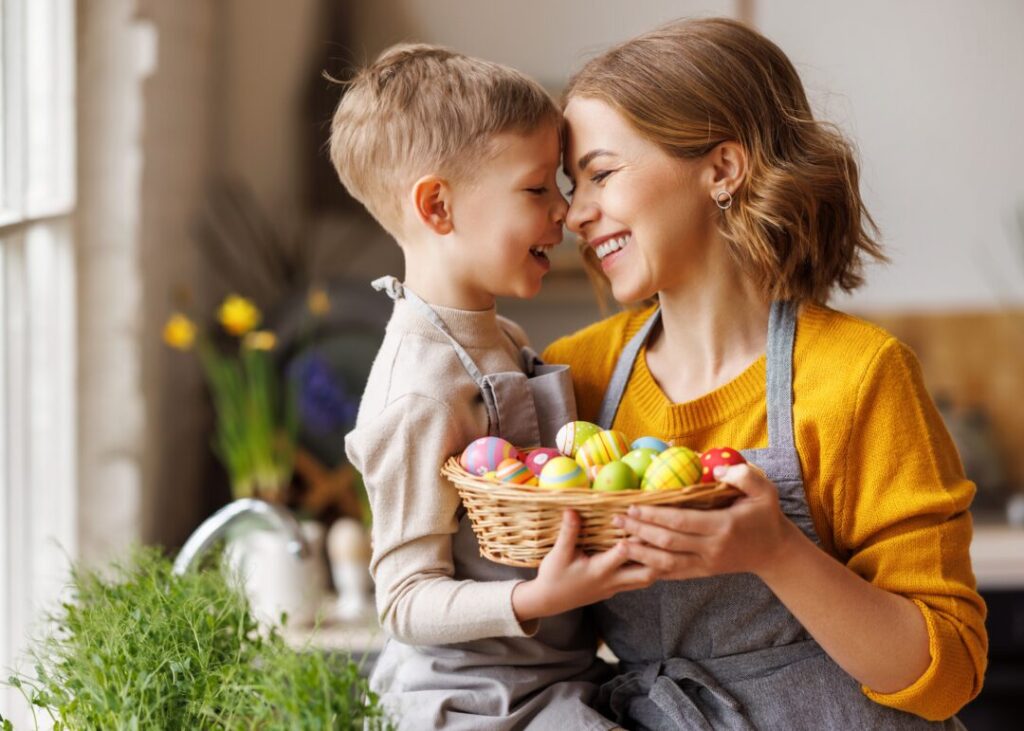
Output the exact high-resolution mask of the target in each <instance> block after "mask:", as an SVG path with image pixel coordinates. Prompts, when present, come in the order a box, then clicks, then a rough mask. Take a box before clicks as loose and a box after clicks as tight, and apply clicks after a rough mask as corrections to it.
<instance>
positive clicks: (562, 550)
mask: <svg viewBox="0 0 1024 731" xmlns="http://www.w3.org/2000/svg"><path fill="white" fill-rule="evenodd" d="M579 532H580V518H579V516H578V515H577V514H576V511H574V510H566V511H565V512H564V513H562V525H561V527H560V528H559V530H558V537H557V538H556V539H555V545H554V546H552V547H551V554H554V555H555V556H556V557H557V558H560V559H562V560H563V561H565V562H568V561H571V560H572V557H573V555H574V554H575V553H576V538H577V536H579ZM549 555H550V554H549Z"/></svg>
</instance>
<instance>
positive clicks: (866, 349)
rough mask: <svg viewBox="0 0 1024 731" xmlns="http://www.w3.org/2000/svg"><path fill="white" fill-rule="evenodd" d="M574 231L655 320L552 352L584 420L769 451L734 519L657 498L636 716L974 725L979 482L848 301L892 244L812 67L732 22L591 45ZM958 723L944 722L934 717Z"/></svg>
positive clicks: (639, 557) (623, 641) (574, 165)
mask: <svg viewBox="0 0 1024 731" xmlns="http://www.w3.org/2000/svg"><path fill="white" fill-rule="evenodd" d="M566 99H567V103H566V107H565V116H566V121H567V125H568V134H567V145H566V149H565V167H566V170H567V173H568V174H569V177H570V178H571V179H572V180H573V182H574V191H573V197H572V205H571V208H570V211H569V214H568V217H567V225H568V226H569V227H570V228H571V229H572V230H573V231H574V232H576V233H577V234H578V235H579V236H580V237H581V239H582V240H583V242H584V243H585V244H586V247H585V248H586V252H587V257H588V258H589V259H590V261H591V262H592V263H595V264H598V265H599V266H600V269H601V271H602V272H603V275H604V276H605V277H606V278H607V280H608V283H609V284H610V287H611V291H612V293H613V295H614V296H615V298H616V299H617V300H619V301H620V302H623V303H635V302H639V301H643V300H645V299H648V298H652V297H656V300H657V304H656V305H654V306H650V307H647V308H645V309H642V310H632V311H627V312H624V313H622V314H619V315H617V316H614V317H612V318H610V319H608V320H605V321H603V322H601V323H598V324H597V325H594V326H592V327H590V328H587V329H585V330H583V331H581V332H579V333H577V334H575V335H573V336H570V337H568V338H565V339H563V340H560V341H558V342H557V343H555V344H554V345H552V346H551V347H550V348H549V349H548V351H547V353H546V354H545V359H546V360H547V361H548V362H556V363H568V364H569V365H571V366H572V370H573V373H574V380H575V381H576V383H575V388H576V397H577V403H578V405H579V409H580V418H584V419H590V420H592V421H597V422H599V423H602V425H603V426H605V428H608V427H614V428H616V429H620V430H621V431H623V432H625V433H627V434H630V435H633V436H639V435H641V434H645V435H646V434H650V435H654V436H658V437H660V438H662V439H664V440H666V441H669V442H671V443H673V444H684V445H686V446H689V447H691V448H693V449H696V450H705V449H707V448H710V447H712V446H724V445H729V446H732V447H735V448H738V449H742V450H743V453H744V454H745V455H746V457H747V458H748V460H749V461H750V462H751V463H753V465H756V467H754V466H753V465H751V466H747V465H743V466H734V467H730V468H728V469H726V470H724V471H723V472H721V473H720V474H718V475H717V476H718V477H719V479H721V480H722V481H724V482H727V483H730V484H733V485H735V486H737V487H739V488H740V489H741V490H743V492H744V493H746V495H745V497H744V498H742V499H741V500H739V501H737V502H736V503H735V504H734V505H733V506H731V507H730V508H728V509H725V510H721V511H710V512H700V511H693V510H683V509H674V508H654V507H651V508H641V509H639V510H633V511H631V513H630V515H629V516H628V517H626V518H625V519H624V520H623V521H622V522H621V525H623V527H624V528H625V529H626V531H627V532H628V533H629V534H631V535H632V537H633V539H632V541H631V542H630V544H629V551H630V555H631V557H632V558H633V560H635V561H637V562H639V563H642V564H646V565H647V566H650V567H653V568H655V569H656V570H657V571H658V572H659V574H660V576H661V577H662V578H663V579H665V580H664V581H661V582H659V583H658V584H656V585H655V586H653V587H651V588H649V589H645V590H642V591H636V592H630V593H627V594H620V595H618V596H617V597H615V598H613V599H611V600H608V601H606V602H604V603H603V604H601V605H599V607H598V608H597V617H598V622H599V625H600V629H601V631H602V632H603V634H604V636H605V639H606V641H607V642H608V644H609V645H610V647H611V649H612V650H613V651H614V652H615V654H616V655H617V656H618V657H619V658H620V660H621V661H622V663H621V667H620V675H619V676H618V677H617V678H616V679H615V680H613V681H611V682H610V683H608V684H606V685H605V686H604V688H603V690H602V694H601V697H602V702H603V704H604V708H603V709H602V710H603V711H604V712H605V713H607V714H608V715H609V716H610V717H611V718H613V719H614V720H616V721H618V722H619V723H621V724H623V725H624V726H626V727H628V728H652V729H675V728H691V727H696V728H709V727H714V728H736V729H749V728H787V729H793V728H815V729H820V728H843V729H847V728H899V729H903V728H908V729H909V728H926V727H932V726H933V725H934V726H938V727H948V728H958V727H960V726H959V722H957V721H956V719H955V718H954V717H953V715H954V714H955V713H956V712H957V711H958V710H959V709H960V708H961V707H962V706H963V705H964V704H965V703H966V702H967V701H969V700H970V699H971V698H972V697H974V696H975V695H976V694H977V692H978V691H979V689H980V685H981V679H982V676H983V673H984V668H985V655H986V650H987V638H986V635H985V630H984V615H985V608H984V604H983V602H982V601H981V599H980V597H979V596H978V594H977V593H976V591H975V583H974V578H973V575H972V573H971V569H970V563H969V558H968V547H969V544H970V538H971V522H970V517H969V514H968V513H967V512H966V511H967V508H968V505H969V504H970V501H971V497H972V495H973V492H974V486H973V485H972V484H971V483H970V482H969V481H967V480H966V479H965V478H964V475H963V472H962V469H961V467H960V464H959V461H958V458H957V455H956V452H955V449H954V447H953V445H952V443H951V441H950V439H949V437H948V435H947V433H946V431H945V429H944V428H943V425H942V422H941V420H940V418H939V416H938V414H937V412H936V410H935V408H934V406H933V404H932V402H931V400H930V398H929V396H928V394H927V392H926V391H925V389H924V386H923V384H922V381H921V375H920V371H919V367H918V365H917V362H916V360H915V359H914V356H913V355H912V354H911V352H910V351H909V350H908V349H907V348H906V347H905V346H904V345H902V344H901V343H899V342H898V341H897V340H895V339H894V338H892V337H891V336H889V335H888V334H887V333H885V332H883V331H881V330H880V329H878V328H876V327H874V326H871V325H869V324H867V323H864V322H861V321H859V320H856V319H854V318H852V317H848V316H846V315H843V314H841V313H838V312H835V311H833V310H831V309H828V308H827V307H825V306H824V304H823V303H824V302H825V301H826V300H827V298H828V295H829V293H830V292H831V291H832V289H833V288H834V287H837V286H838V287H839V288H841V289H843V290H847V291H849V290H852V289H853V288H855V287H857V286H858V285H859V284H860V283H861V281H862V278H861V274H860V270H861V263H862V259H863V258H864V257H872V258H876V259H881V258H883V257H882V254H881V251H880V249H879V247H878V244H877V243H876V242H875V240H874V239H873V238H872V235H871V231H872V229H873V222H872V220H871V218H870V216H869V215H868V213H867V211H866V210H865V208H864V206H863V203H862V201H861V198H860V194H859V190H858V171H857V166H856V163H855V162H854V159H853V154H852V150H851V147H850V145H849V144H848V143H847V142H846V141H845V140H844V139H843V138H842V136H841V135H840V134H839V133H838V132H837V131H836V130H834V129H832V128H830V127H828V126H826V125H824V124H822V123H820V122H817V121H815V120H814V119H813V116H812V114H811V111H810V108H809V105H808V103H807V99H806V96H805V94H804V91H803V88H802V85H801V83H800V80H799V78H798V76H797V74H796V72H795V70H794V68H793V66H792V64H791V63H790V62H789V60H788V59H787V58H786V57H785V55H784V54H783V53H782V52H781V51H780V50H779V49H778V48H777V47H776V46H775V45H773V44H772V43H771V42H770V41H768V40H767V39H765V38H764V37H762V36H760V35H758V34H757V33H755V32H754V31H752V30H750V29H748V28H746V27H744V26H742V25H740V24H738V23H734V22H731V21H727V20H700V21H687V22H681V23H677V24H674V25H671V26H668V27H666V28H663V29H661V30H658V31H654V32H652V33H649V34H646V35H644V36H641V37H639V38H636V39H634V40H632V41H629V42H627V43H625V44H623V45H621V46H619V47H617V48H614V49H612V50H611V51H608V52H607V53H605V54H604V55H602V56H600V57H599V58H596V59H594V60H593V61H591V62H590V63H589V64H587V65H586V66H585V67H584V68H583V70H582V71H581V72H580V73H579V74H578V75H577V76H576V77H575V78H574V79H573V80H572V81H571V82H570V85H569V88H568V91H567V94H566ZM933 722H934V723H933Z"/></svg>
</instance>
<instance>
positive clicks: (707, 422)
mask: <svg viewBox="0 0 1024 731" xmlns="http://www.w3.org/2000/svg"><path fill="white" fill-rule="evenodd" d="M633 367H634V376H635V378H634V381H633V384H632V389H633V396H634V398H635V403H636V406H637V409H638V410H639V411H640V413H645V414H652V415H653V414H658V415H660V418H661V420H662V424H661V427H660V430H661V431H660V433H662V434H664V435H666V436H668V437H670V438H675V437H680V436H683V435H686V434H691V433H693V432H695V431H699V430H701V429H706V428H708V427H711V426H714V425H716V424H719V423H722V422H724V421H728V420H729V419H731V418H732V417H733V416H735V415H736V414H738V413H741V412H743V411H745V410H747V409H749V408H750V406H751V404H752V403H753V402H756V401H764V400H765V395H766V393H767V390H766V386H765V381H766V378H767V358H766V356H765V355H764V354H762V355H761V356H760V357H759V358H757V360H755V361H754V362H752V363H751V364H750V365H749V366H747V367H746V369H745V370H744V371H743V372H742V373H740V374H739V375H738V376H736V378H734V379H733V380H731V381H729V382H728V383H725V384H722V385H721V386H719V387H718V388H716V389H714V390H713V391H710V392H708V393H706V394H704V395H703V396H699V397H697V398H696V399H693V400H692V401H686V402H683V403H675V402H673V401H672V400H671V399H670V398H669V397H668V396H667V395H666V394H665V392H664V391H662V390H661V386H659V385H658V382H657V380H655V378H654V374H653V373H651V371H650V368H648V366H647V346H646V345H645V346H644V347H642V348H641V349H640V352H639V353H638V354H637V358H636V363H635V364H634V366H633Z"/></svg>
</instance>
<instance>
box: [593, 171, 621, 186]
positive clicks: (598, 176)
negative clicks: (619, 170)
mask: <svg viewBox="0 0 1024 731" xmlns="http://www.w3.org/2000/svg"><path fill="white" fill-rule="evenodd" d="M613 172H615V171H614V170H599V171H598V172H596V173H594V174H593V175H591V176H590V181H591V182H592V183H600V182H601V181H602V180H604V179H605V178H607V177H608V176H609V175H611V174H612V173H613Z"/></svg>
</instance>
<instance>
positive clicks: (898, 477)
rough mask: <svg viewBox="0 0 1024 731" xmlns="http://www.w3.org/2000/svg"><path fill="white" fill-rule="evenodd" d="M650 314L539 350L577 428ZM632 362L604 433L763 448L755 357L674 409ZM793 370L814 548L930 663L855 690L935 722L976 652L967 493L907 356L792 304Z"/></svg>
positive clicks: (759, 367)
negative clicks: (917, 638) (902, 601)
mask: <svg viewBox="0 0 1024 731" xmlns="http://www.w3.org/2000/svg"><path fill="white" fill-rule="evenodd" d="M651 311H652V310H650V309H648V310H644V311H641V312H623V313H620V314H618V315H615V316H613V317H610V318H608V319H606V320H604V321H602V322H599V323H597V324H595V325H592V326H590V327H588V328H586V329H584V330H581V331H580V332H578V333H576V334H574V335H571V336H569V337H566V338H562V339H561V340H558V341H557V342H555V343H554V344H552V345H551V346H550V347H549V348H548V349H547V350H546V351H545V353H544V359H545V360H546V361H548V362H550V363H567V364H569V365H570V366H572V372H573V381H574V384H575V390H576V401H577V406H578V408H579V415H580V418H581V419H586V420H588V421H594V420H595V419H596V418H597V415H598V411H599V409H600V404H601V400H602V398H603V396H604V391H605V387H606V385H607V383H608V381H609V379H610V378H611V374H612V370H613V368H614V367H615V363H616V361H617V359H618V357H619V354H620V353H621V352H622V349H623V347H624V346H625V344H626V343H627V342H628V341H629V339H630V338H631V337H632V336H633V334H634V333H635V332H636V331H637V330H638V329H639V328H640V326H641V325H642V324H643V323H644V322H645V321H646V319H647V317H648V316H649V315H650V313H651ZM643 355H644V351H641V355H640V357H638V358H637V362H636V364H635V366H634V369H633V373H632V376H631V378H630V381H629V385H628V386H627V388H626V392H625V394H624V396H623V400H622V404H621V406H620V408H619V412H618V415H617V416H616V419H615V424H614V426H615V428H616V429H619V430H621V431H623V432H625V433H626V434H627V435H630V436H631V437H639V436H641V435H651V436H656V437H659V438H661V439H663V440H666V441H671V442H672V443H674V444H683V445H686V446H689V447H691V448H693V449H696V450H704V449H707V448H709V447H713V446H725V445H728V446H732V447H734V448H737V449H748V448H751V449H752V448H760V447H766V446H767V445H768V428H767V421H766V419H767V415H766V406H765V358H764V356H762V357H761V358H760V359H759V360H758V361H756V362H755V363H753V364H752V365H751V366H750V367H749V368H747V370H746V371H745V372H744V373H742V374H741V375H740V376H739V377H737V378H736V379H735V380H733V381H731V382H730V383H727V384H725V385H724V386H722V387H720V388H718V389H716V390H714V391H712V392H711V393H708V394H706V395H704V396H702V397H700V398H699V399H697V400H695V401H690V402H688V403H683V404H675V403H672V402H670V401H669V400H668V398H667V397H666V396H665V394H664V393H663V392H662V391H661V389H660V388H659V386H658V384H657V383H656V382H655V380H654V378H653V377H652V375H651V373H650V371H649V370H648V369H647V364H646V359H645V358H644V357H643ZM793 363H794V374H793V393H794V402H793V419H794V429H795V438H796V447H797V451H798V452H799V454H800V465H801V468H802V470H803V477H804V483H805V489H806V492H807V501H808V503H809V505H810V510H811V514H812V516H813V518H814V525H815V527H816V529H817V532H818V534H819V536H821V539H822V543H823V547H824V549H825V550H826V551H828V552H829V553H831V554H832V555H833V556H835V557H836V558H837V559H839V560H840V561H842V562H843V563H844V564H845V565H846V566H848V567H849V568H850V569H851V570H853V571H854V572H856V573H857V574H859V575H860V576H862V577H864V578H865V579H866V580H868V581H870V582H872V583H873V584H875V585H876V586H879V587H881V588H883V589H886V590H888V591H892V592H896V593H898V594H902V595H904V596H906V597H909V598H910V599H912V600H913V601H914V602H915V603H916V604H917V605H918V606H919V607H920V609H921V611H922V612H923V613H924V617H925V620H926V622H927V625H928V635H929V641H930V649H931V658H932V659H931V664H930V666H929V667H928V669H927V670H926V671H925V673H924V675H922V676H921V677H920V678H919V679H918V680H917V681H916V682H915V683H914V684H913V685H911V686H910V687H908V688H906V689H904V690H902V691H900V692H898V693H891V694H881V693H876V692H873V691H872V690H870V689H869V688H864V692H865V693H866V694H867V695H868V697H870V698H872V699H873V700H875V701H876V702H878V703H881V704H883V705H887V706H892V707H894V708H899V709H901V710H905V711H909V712H911V713H916V714H917V715H920V716H923V717H925V718H930V719H942V718H947V717H949V716H951V715H953V714H954V713H956V712H957V711H958V710H959V709H960V708H961V707H962V706H963V705H964V704H966V703H967V702H968V701H969V700H970V699H971V698H973V697H974V696H975V695H977V693H978V691H979V690H980V689H981V682H982V677H983V675H984V671H985V664H986V654H987V649H988V639H987V636H986V633H985V626H984V620H985V606H984V603H983V602H982V600H981V598H980V597H979V596H978V594H977V592H976V591H975V588H976V584H975V580H974V575H973V572H972V570H971V564H970V558H969V553H968V551H969V547H970V542H971V517H970V513H968V512H967V508H968V506H969V505H970V502H971V498H972V497H973V495H974V485H973V484H972V483H971V482H970V481H968V480H967V479H966V478H965V477H964V473H963V468H962V467H961V465H960V460H959V457H958V456H957V452H956V448H955V447H954V445H953V443H952V441H951V440H950V437H949V435H948V433H947V431H946V429H945V427H944V425H943V423H942V420H941V417H940V416H939V414H938V412H937V411H936V409H935V406H934V404H933V402H932V400H931V398H930V396H929V395H928V393H927V391H926V390H925V387H924V384H923V382H922V379H921V372H920V367H919V365H918V363H917V360H916V358H915V357H914V355H913V353H912V352H911V351H910V350H909V349H908V348H907V347H906V346H905V345H903V344H902V343H900V342H899V341H898V340H896V339H895V338H893V337H892V336H890V335H889V334H888V333H886V332H885V331H883V330H881V329H880V328H878V327H875V326H873V325H871V324H869V323H866V322H863V321H861V320H857V319H855V318H853V317H850V316H848V315H844V314H842V313H839V312H836V311H834V310H831V309H828V308H827V307H823V306H819V305H805V306H804V307H803V308H802V309H801V312H800V315H799V318H798V323H797V332H796V343H795V350H794V360H793Z"/></svg>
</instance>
